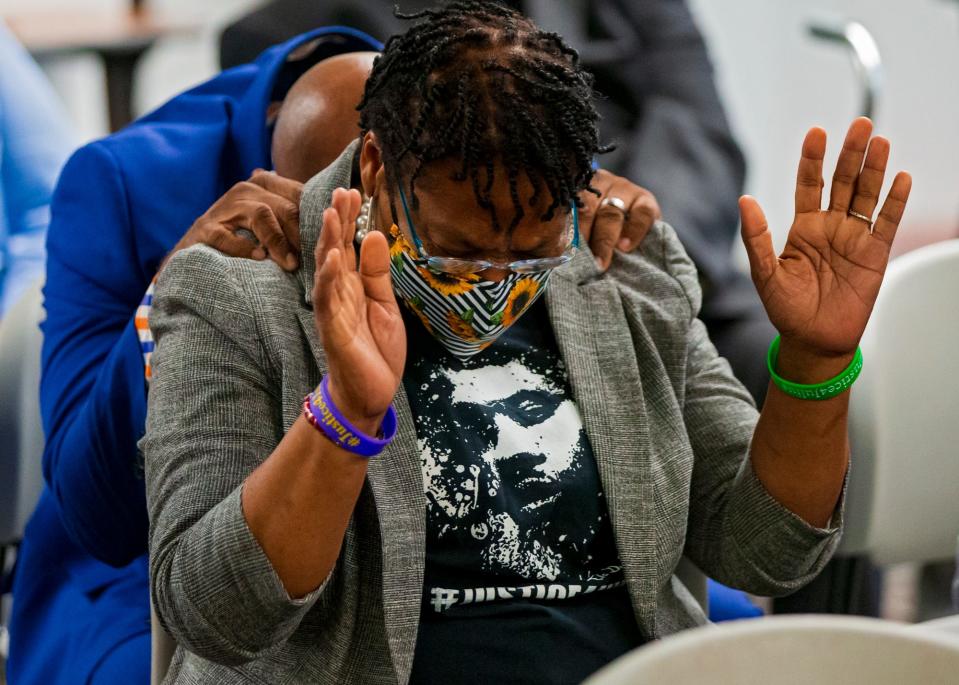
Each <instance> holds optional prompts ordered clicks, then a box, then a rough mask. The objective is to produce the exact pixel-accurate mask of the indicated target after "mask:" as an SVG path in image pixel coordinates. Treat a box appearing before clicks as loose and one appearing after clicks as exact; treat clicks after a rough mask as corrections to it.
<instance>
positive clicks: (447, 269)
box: [399, 187, 579, 276]
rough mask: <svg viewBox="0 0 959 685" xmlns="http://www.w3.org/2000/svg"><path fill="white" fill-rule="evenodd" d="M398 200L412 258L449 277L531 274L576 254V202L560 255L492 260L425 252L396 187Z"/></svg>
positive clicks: (540, 271) (401, 192) (402, 195)
mask: <svg viewBox="0 0 959 685" xmlns="http://www.w3.org/2000/svg"><path fill="white" fill-rule="evenodd" d="M399 191H400V200H401V201H402V203H403V213H404V214H405V215H406V223H407V224H409V227H410V233H411V234H412V235H413V243H414V244H415V245H416V251H417V252H418V253H419V255H420V259H417V260H415V262H416V263H417V264H420V265H421V266H427V267H429V268H430V269H432V270H433V271H438V272H440V273H446V274H451V275H453V276H465V275H468V274H475V273H479V272H480V271H486V270H487V269H503V270H504V271H512V272H513V273H518V274H535V273H542V272H543V271H549V270H550V269H555V268H557V267H559V266H562V265H563V264H566V263H567V262H569V261H570V260H572V259H573V255H574V254H576V248H578V247H579V214H578V213H577V211H576V203H573V207H572V211H571V212H570V214H569V218H568V219H567V220H566V235H569V234H572V238H571V239H570V241H569V242H568V243H567V244H566V249H565V250H564V252H563V254H561V255H558V256H556V257H539V258H536V259H519V260H516V261H514V262H507V263H503V262H492V261H489V260H487V259H460V258H459V257H437V256H435V255H430V254H427V253H426V249H425V248H424V247H423V241H421V240H420V237H419V236H418V235H417V234H416V229H415V228H414V227H413V217H412V216H410V208H409V206H408V205H407V204H406V193H404V192H403V188H402V187H401V188H400V189H399Z"/></svg>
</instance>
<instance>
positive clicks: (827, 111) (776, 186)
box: [0, 0, 959, 243]
mask: <svg viewBox="0 0 959 685" xmlns="http://www.w3.org/2000/svg"><path fill="white" fill-rule="evenodd" d="M304 1H307V0H304ZM557 1H560V0H557ZM690 2H691V5H692V7H693V9H694V11H695V13H696V15H697V17H698V19H699V23H700V26H701V28H702V30H703V32H704V33H705V35H706V38H707V41H708V42H709V44H710V46H711V49H712V55H713V61H714V63H715V66H716V70H717V74H718V80H719V85H720V90H721V92H722V94H723V95H724V97H725V102H726V106H727V110H728V112H729V114H730V118H731V120H732V124H733V128H734V130H735V131H736V133H737V135H738V137H739V140H740V143H741V144H742V146H743V149H744V151H745V153H746V156H747V159H748V161H749V176H748V189H749V192H751V193H752V194H754V195H756V196H757V197H758V198H759V199H760V201H761V202H762V203H763V205H764V207H765V208H766V209H767V213H768V214H769V219H770V224H771V226H772V227H773V229H774V230H775V231H776V232H777V233H778V234H779V236H778V238H779V242H780V243H781V242H782V240H783V238H784V236H783V232H784V231H785V230H787V229H788V226H789V223H790V219H791V202H792V185H791V184H792V182H793V174H794V164H795V160H796V158H797V155H798V152H799V145H800V142H801V140H802V136H803V134H804V132H805V130H806V128H807V127H808V126H810V125H813V124H818V125H820V126H823V127H824V128H825V129H826V130H827V131H828V132H829V134H830V137H831V142H832V145H831V147H830V150H829V153H830V156H829V157H828V158H827V168H831V165H832V163H833V160H834V159H835V155H836V154H837V152H838V146H839V143H840V140H841V136H842V134H843V132H844V130H845V128H846V126H847V125H848V123H849V121H850V119H851V118H852V117H853V116H854V115H856V114H857V113H858V108H859V102H860V89H859V85H858V82H857V80H856V77H855V72H854V69H853V67H852V64H851V62H850V59H849V55H848V53H847V52H846V51H844V50H842V49H841V48H839V47H837V46H832V45H827V44H824V43H822V42H819V41H815V40H813V39H812V38H811V37H810V36H809V33H808V31H807V28H806V27H807V25H808V23H809V20H810V19H811V18H813V17H846V18H849V19H854V20H858V21H860V22H862V23H863V24H864V25H865V26H866V27H867V28H868V29H869V30H870V31H871V32H872V34H873V36H874V37H875V39H876V41H877V43H878V46H879V49H880V52H881V55H882V59H883V65H884V75H885V80H884V89H883V95H882V98H881V100H880V101H879V103H878V109H877V111H876V120H877V127H878V131H879V132H880V133H882V134H884V135H886V136H888V137H889V138H891V139H892V141H893V153H892V161H891V165H890V166H891V167H893V168H896V169H900V168H905V169H908V170H909V171H911V172H912V173H913V175H914V177H915V184H914V194H913V197H912V200H911V202H910V209H909V212H908V214H907V218H906V221H905V222H904V224H903V230H902V232H901V234H900V235H901V236H902V238H903V239H904V241H906V240H909V233H910V232H911V231H913V232H916V233H919V232H930V231H933V232H935V231H940V230H942V231H949V230H953V231H954V228H955V226H956V224H957V222H959V164H957V163H956V160H957V159H959V132H957V127H959V123H957V122H959V2H956V1H955V0H910V2H901V1H897V0H806V1H805V2H801V3H800V2H795V1H794V0H724V1H722V2H718V1H717V0H690ZM257 4H258V3H257V2H256V1H255V0H145V6H146V7H148V8H149V9H151V10H153V11H155V12H157V13H162V15H163V16H165V17H169V18H171V19H173V20H175V22H176V23H177V24H179V25H180V26H181V29H180V30H177V31H173V32H172V33H171V34H170V35H169V36H168V37H166V38H164V39H162V40H160V41H159V42H158V43H157V45H156V46H155V47H154V48H152V49H151V50H150V51H149V52H148V53H147V54H146V56H145V57H144V58H143V60H142V62H141V63H140V65H139V70H138V73H137V82H136V86H137V87H136V90H135V94H134V109H135V112H136V113H144V112H146V111H149V110H150V109H152V108H153V107H155V106H157V105H158V104H160V103H162V102H163V101H164V100H166V99H167V98H168V97H170V96H171V95H173V94H175V93H177V92H179V91H181V90H183V89H184V88H186V87H188V86H190V85H192V84H194V83H196V82H198V81H201V80H203V79H205V78H207V77H208V76H210V75H212V74H214V73H215V72H216V71H217V38H218V35H219V31H220V30H221V29H222V27H223V26H224V25H225V24H227V23H228V22H229V21H231V20H232V19H234V18H236V17H238V16H240V15H242V14H244V13H246V12H247V11H249V10H250V9H251V8H252V7H254V6H256V5H257ZM400 4H401V5H402V2H400ZM126 7H127V0H0V14H2V15H3V16H5V17H7V16H13V17H15V16H17V15H22V14H24V13H36V12H45V11H51V10H62V9H64V8H69V11H70V12H89V13H94V12H104V11H106V12H109V11H117V10H122V9H124V8H126ZM44 68H45V69H46V70H47V71H48V73H49V74H50V77H51V79H52V80H53V83H54V85H55V87H56V88H57V90H58V91H59V92H60V93H61V94H62V96H63V98H64V100H65V102H66V104H67V107H68V109H69V111H70V112H71V113H72V115H73V117H74V120H75V122H76V124H77V126H78V129H79V130H80V132H81V134H82V137H83V138H84V139H85V140H88V139H92V138H95V137H98V136H101V135H104V134H105V133H106V132H107V130H108V125H107V110H106V99H105V94H104V85H103V77H102V70H101V66H100V64H99V62H98V60H97V59H96V58H94V57H92V56H80V57H68V58H60V59H55V60H47V61H45V62H44ZM667 219H668V217H667Z"/></svg>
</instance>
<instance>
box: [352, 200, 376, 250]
mask: <svg viewBox="0 0 959 685" xmlns="http://www.w3.org/2000/svg"><path fill="white" fill-rule="evenodd" d="M372 217H373V198H372V197H368V198H366V199H365V200H363V204H361V205H360V215H359V216H358V217H357V218H356V231H355V232H354V234H353V240H355V241H356V243H357V244H360V243H362V242H363V238H365V237H366V234H367V233H369V232H370V231H371V230H373V219H372Z"/></svg>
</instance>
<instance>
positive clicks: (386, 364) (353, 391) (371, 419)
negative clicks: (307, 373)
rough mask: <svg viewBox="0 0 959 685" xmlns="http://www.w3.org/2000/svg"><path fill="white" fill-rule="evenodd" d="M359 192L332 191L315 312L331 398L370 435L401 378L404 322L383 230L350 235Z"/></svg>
mask: <svg viewBox="0 0 959 685" xmlns="http://www.w3.org/2000/svg"><path fill="white" fill-rule="evenodd" d="M360 203H361V198H360V194H359V192H357V191H356V190H346V189H343V188H338V189H336V190H335V191H333V202H332V206H331V207H329V208H328V209H327V210H326V211H324V212H323V230H322V231H321V232H320V238H319V241H318V242H317V245H316V253H315V254H316V275H315V277H314V283H313V312H314V316H315V319H316V329H317V331H318V332H319V335H320V340H321V341H322V343H323V349H324V351H325V352H326V359H327V364H328V367H329V372H328V375H329V378H330V380H329V391H330V398H331V399H332V400H333V403H334V404H335V405H336V406H337V408H339V410H340V411H341V412H342V413H343V414H344V415H345V416H346V418H347V419H348V420H349V421H350V422H351V423H352V424H353V425H355V426H356V427H357V428H359V429H360V430H361V431H364V432H365V433H367V434H368V435H375V434H376V433H377V431H378V430H379V427H380V424H381V422H382V420H383V416H384V415H385V414H386V410H387V409H388V408H389V406H390V403H391V402H392V401H393V396H394V395H395V394H396V390H397V388H398V387H399V384H400V381H401V380H402V377H403V364H404V363H405V361H406V328H405V326H404V324H403V317H402V315H401V314H400V309H399V306H398V305H397V303H396V297H395V296H394V294H393V286H392V282H391V279H390V258H389V247H388V246H387V243H386V236H384V235H383V234H382V233H380V232H379V231H371V232H370V233H369V234H368V235H367V236H366V238H365V239H364V240H363V244H362V245H361V247H360V260H359V268H357V267H356V251H355V249H354V247H353V236H354V233H355V230H356V218H357V216H359V211H360Z"/></svg>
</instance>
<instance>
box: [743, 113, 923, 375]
mask: <svg viewBox="0 0 959 685" xmlns="http://www.w3.org/2000/svg"><path fill="white" fill-rule="evenodd" d="M871 135H872V122H871V121H869V119H866V118H859V119H856V120H855V121H854V122H853V123H852V125H851V126H850V127H849V132H848V133H847V134H846V140H845V143H844V144H843V149H842V152H841V153H840V155H839V161H838V163H837V165H836V172H835V174H834V176H833V182H832V190H831V193H830V200H829V208H828V209H825V210H823V209H822V189H823V179H822V166H823V157H824V156H825V152H826V133H825V131H823V130H822V129H821V128H813V129H810V131H809V132H808V133H807V134H806V139H805V141H804V142H803V148H802V159H801V160H800V162H799V174H798V177H797V180H796V215H795V218H794V220H793V224H792V228H791V229H790V231H789V238H788V241H787V243H786V247H785V249H783V251H782V253H781V254H780V255H779V256H777V255H776V253H775V251H774V250H773V242H772V235H771V234H770V232H769V229H768V226H767V223H766V217H765V216H764V214H763V211H762V209H761V208H760V206H759V203H758V202H756V200H755V199H754V198H752V197H749V196H744V197H743V198H741V199H740V202H739V207H740V212H741V214H742V237H743V241H744V242H745V245H746V252H747V254H748V256H749V264H750V268H751V271H752V277H753V281H754V283H755V284H756V289H757V290H758V291H759V296H760V298H761V299H762V302H763V305H764V306H765V308H766V313H767V314H768V315H769V319H770V321H771V322H772V324H773V325H774V326H775V327H776V328H777V329H778V330H779V332H780V334H781V335H782V339H783V349H784V350H785V349H786V347H787V346H788V347H790V348H791V349H793V350H801V351H802V353H803V354H807V355H819V356H822V357H834V358H845V359H848V357H851V355H852V354H853V353H854V352H855V350H856V347H857V345H858V344H859V339H860V338H861V337H862V334H863V331H864V330H865V327H866V322H867V321H868V320H869V316H870V314H871V313H872V308H873V304H874V303H875V301H876V296H877V295H878V294H879V286H880V284H881V283H882V278H883V274H884V273H885V270H886V265H887V263H888V261H889V249H890V247H891V245H892V241H893V238H894V237H895V235H896V229H897V228H898V226H899V221H900V219H901V218H902V214H903V211H904V209H905V207H906V201H907V200H908V198H909V190H910V188H911V186H912V179H911V177H910V176H909V174H907V173H905V172H899V173H898V174H897V175H896V177H895V180H894V181H893V183H892V188H891V189H890V191H889V194H888V196H887V197H886V200H885V202H884V203H883V204H882V208H881V209H880V211H879V216H878V217H876V220H875V224H874V226H873V230H870V225H869V222H868V221H866V220H864V219H861V218H858V217H856V216H854V214H851V213H850V212H853V213H855V214H860V215H863V216H867V217H872V216H873V213H874V212H875V209H876V206H877V205H878V203H879V193H880V189H881V188H882V182H883V177H884V175H885V171H886V163H887V161H888V159H889V141H888V140H886V139H885V138H882V137H880V136H877V137H875V138H871V139H870V136H871ZM792 380H796V381H797V382H802V379H800V378H794V379H792Z"/></svg>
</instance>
